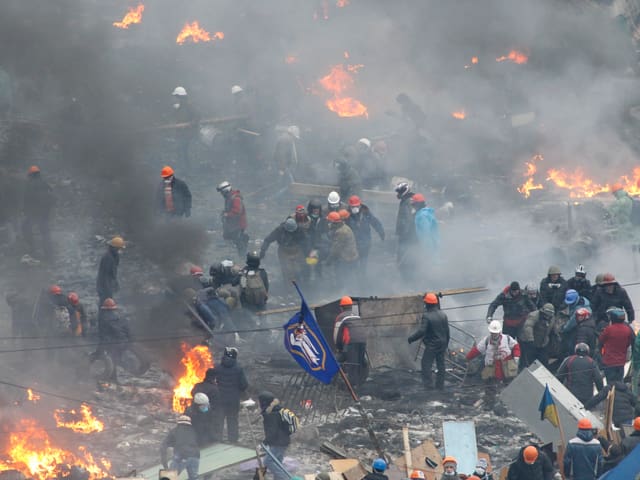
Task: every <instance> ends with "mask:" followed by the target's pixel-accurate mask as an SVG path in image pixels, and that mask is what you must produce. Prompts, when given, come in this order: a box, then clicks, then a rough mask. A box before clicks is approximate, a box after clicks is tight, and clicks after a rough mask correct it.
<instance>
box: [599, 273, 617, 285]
mask: <svg viewBox="0 0 640 480" xmlns="http://www.w3.org/2000/svg"><path fill="white" fill-rule="evenodd" d="M612 283H616V277H614V276H613V273H605V274H604V275H603V276H602V282H601V283H600V285H611V284H612Z"/></svg>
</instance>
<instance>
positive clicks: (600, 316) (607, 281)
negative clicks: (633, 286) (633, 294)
mask: <svg viewBox="0 0 640 480" xmlns="http://www.w3.org/2000/svg"><path fill="white" fill-rule="evenodd" d="M591 303H592V305H591V309H592V310H593V314H594V315H595V317H596V327H597V328H598V332H600V331H602V329H603V328H604V327H605V326H606V325H607V323H608V322H609V318H608V317H607V310H608V309H609V308H611V307H620V308H623V309H624V311H625V312H626V313H627V318H628V321H629V323H631V322H633V321H634V320H635V319H636V313H635V310H634V308H633V304H632V303H631V299H630V298H629V294H628V293H627V291H626V290H625V289H624V288H622V287H621V286H620V284H619V283H618V281H617V280H616V277H615V276H614V275H613V274H612V273H605V274H603V275H602V281H601V282H600V283H599V284H598V288H597V289H596V292H595V293H594V294H593V301H592V302H591Z"/></svg>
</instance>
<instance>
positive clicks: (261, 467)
mask: <svg viewBox="0 0 640 480" xmlns="http://www.w3.org/2000/svg"><path fill="white" fill-rule="evenodd" d="M242 409H243V410H244V413H245V415H246V416H247V421H248V422H249V433H251V440H252V441H253V445H254V447H255V450H256V460H257V461H258V478H259V480H264V464H263V463H262V457H261V456H260V450H259V449H258V442H256V436H255V434H254V433H253V423H252V422H251V417H249V409H248V408H247V407H242Z"/></svg>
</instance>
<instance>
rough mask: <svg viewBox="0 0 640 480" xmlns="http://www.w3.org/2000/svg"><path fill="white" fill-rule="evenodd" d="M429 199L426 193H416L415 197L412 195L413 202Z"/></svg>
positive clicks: (424, 201)
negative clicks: (425, 196) (425, 195)
mask: <svg viewBox="0 0 640 480" xmlns="http://www.w3.org/2000/svg"><path fill="white" fill-rule="evenodd" d="M426 202H427V199H426V198H424V195H422V194H421V193H416V194H415V195H414V196H413V197H411V203H426Z"/></svg>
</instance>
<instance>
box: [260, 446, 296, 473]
mask: <svg viewBox="0 0 640 480" xmlns="http://www.w3.org/2000/svg"><path fill="white" fill-rule="evenodd" d="M260 446H261V447H262V448H263V449H264V451H265V452H267V455H269V457H271V460H273V463H275V464H276V465H277V466H278V468H280V469H281V470H282V471H283V472H284V473H285V474H286V475H287V477H289V478H290V479H291V478H292V477H293V475H291V474H290V473H289V472H287V469H286V468H284V465H283V464H282V462H281V461H280V460H278V459H277V458H276V457H275V455H274V454H273V453H271V450H269V447H267V446H266V445H265V444H264V443H261V444H260Z"/></svg>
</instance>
